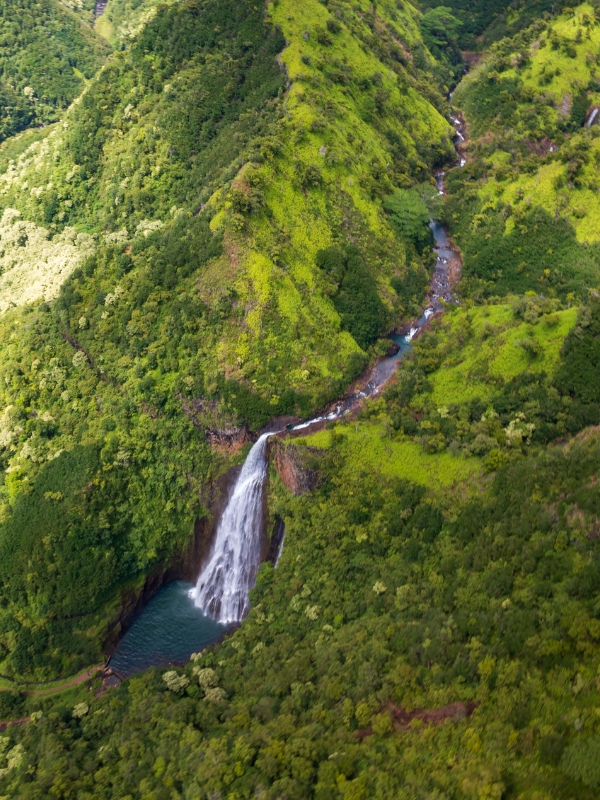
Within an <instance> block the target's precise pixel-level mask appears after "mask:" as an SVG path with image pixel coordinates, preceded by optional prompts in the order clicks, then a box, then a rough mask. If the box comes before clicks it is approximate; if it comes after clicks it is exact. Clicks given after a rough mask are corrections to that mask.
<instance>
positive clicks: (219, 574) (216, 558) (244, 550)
mask: <svg viewBox="0 0 600 800" xmlns="http://www.w3.org/2000/svg"><path fill="white" fill-rule="evenodd" d="M271 435H272V434H270V433H263V435H262V436H261V437H260V439H259V440H258V441H257V442H256V444H255V445H254V446H253V447H252V449H251V450H250V452H249V453H248V457H247V458H246V461H245V462H244V466H243V467H242V471H241V472H240V475H239V477H238V479H237V482H236V484H235V487H234V489H233V493H232V494H231V497H230V498H229V501H228V503H227V506H226V507H225V511H224V512H223V516H222V517H221V521H220V522H219V526H218V528H217V533H216V536H215V543H214V546H213V549H212V553H211V557H210V560H209V562H208V564H207V565H206V566H205V567H204V569H203V570H202V572H201V573H200V577H199V578H198V583H197V585H196V588H195V589H194V590H193V597H194V601H195V603H196V605H197V606H198V607H199V608H201V609H202V611H203V612H204V613H205V614H208V615H209V616H210V617H212V618H213V619H215V620H217V622H222V623H228V622H239V621H240V620H241V619H243V618H244V617H245V615H246V614H247V612H248V610H249V607H250V603H249V600H248V593H249V592H250V589H252V588H253V586H254V583H255V581H256V573H257V572H258V568H259V566H260V556H261V541H260V537H261V528H262V526H261V516H262V513H263V484H264V482H265V479H266V477H267V454H266V450H267V439H268V438H269V436H271Z"/></svg>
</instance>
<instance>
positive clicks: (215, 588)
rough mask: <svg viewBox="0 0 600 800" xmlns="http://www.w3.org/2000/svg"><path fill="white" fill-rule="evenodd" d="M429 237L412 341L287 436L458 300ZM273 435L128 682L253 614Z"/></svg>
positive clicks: (152, 628)
mask: <svg viewBox="0 0 600 800" xmlns="http://www.w3.org/2000/svg"><path fill="white" fill-rule="evenodd" d="M103 4H104V5H106V0H98V4H97V8H98V7H102V6H103ZM453 122H454V125H455V128H456V129H457V134H460V135H457V137H456V142H455V144H456V145H457V153H458V154H459V156H460V153H461V151H460V150H459V149H458V148H459V147H460V145H461V142H463V141H464V139H465V136H463V134H462V133H461V132H460V127H461V125H462V124H463V123H462V122H461V120H460V119H458V118H457V117H455V118H453ZM551 149H552V148H551ZM464 163H465V159H464V156H460V159H459V165H460V166H463V165H464ZM436 180H437V183H438V190H439V191H440V193H441V194H443V193H444V173H443V172H440V173H438V175H437V176H436ZM431 229H432V231H433V235H434V239H435V251H436V255H437V261H436V267H435V270H434V275H433V278H432V281H431V287H430V288H431V292H430V299H431V303H432V305H431V306H430V307H428V308H426V309H425V310H424V312H423V314H422V315H421V317H420V318H419V319H418V320H417V321H416V322H415V323H414V324H413V326H412V327H411V329H410V331H409V332H408V334H405V335H400V334H398V335H396V334H392V336H391V338H392V339H393V340H394V341H395V342H396V344H397V345H398V346H399V349H398V352H397V353H396V354H395V355H392V356H389V357H387V358H384V359H383V360H382V361H380V362H378V363H377V364H376V365H375V366H374V367H373V369H372V371H371V374H370V376H369V380H368V382H367V383H366V385H363V386H362V388H360V389H358V390H356V391H354V393H352V394H350V395H349V396H346V397H344V398H343V399H342V400H340V401H338V402H337V403H336V404H335V405H334V406H332V407H331V408H330V409H329V411H328V412H326V413H324V414H323V415H322V416H320V417H316V418H314V419H311V420H307V421H306V422H302V423H300V424H299V425H294V426H291V425H290V426H288V427H289V428H293V429H294V430H300V429H302V428H308V427H309V426H311V425H314V424H315V423H316V422H324V421H327V420H335V419H340V418H342V417H344V416H345V415H346V414H348V413H350V412H351V411H353V410H355V409H356V408H357V407H359V405H360V403H361V401H362V399H363V398H365V397H369V396H372V395H374V394H376V393H377V392H378V391H379V389H380V388H381V387H382V386H384V385H385V383H386V382H387V381H388V380H389V378H390V377H391V376H392V375H393V373H394V372H395V369H396V366H397V364H398V362H399V360H400V359H401V358H402V357H403V355H404V354H405V353H406V352H407V350H409V349H410V346H411V345H410V342H411V340H412V338H413V337H414V336H415V335H416V334H417V332H418V331H419V329H420V328H422V327H423V326H424V325H426V324H427V322H428V320H429V319H430V317H431V315H432V314H434V313H435V312H436V311H439V310H441V308H443V304H442V303H441V302H440V300H444V301H446V302H449V301H451V300H452V299H453V294H452V286H451V281H450V279H449V265H450V264H451V262H452V260H453V259H454V258H457V259H459V257H458V254H457V253H456V251H455V250H454V249H453V247H452V244H451V242H450V240H449V239H448V235H447V232H446V230H445V229H444V227H443V226H442V225H441V224H440V223H438V222H435V221H434V220H432V221H431ZM272 435H273V433H266V434H263V436H261V437H260V439H259V440H258V441H257V442H256V444H255V445H254V446H253V447H252V449H251V450H250V452H249V453H248V457H247V459H246V462H245V463H244V466H243V467H242V471H241V473H240V475H239V477H238V479H237V482H236V484H235V486H234V489H233V492H232V494H231V497H230V498H229V501H228V503H227V506H226V508H225V511H224V513H223V516H222V518H221V521H220V523H219V525H218V527H217V532H216V536H215V542H214V545H213V548H212V551H211V555H210V559H209V562H208V564H207V565H206V567H205V568H204V569H203V570H202V573H201V575H200V577H199V578H198V581H197V584H196V586H195V588H192V587H191V586H190V584H184V583H181V582H179V583H171V584H169V585H168V586H166V587H163V589H161V591H160V592H159V593H158V594H157V595H156V597H154V598H153V599H152V600H151V601H150V604H149V605H148V606H147V607H146V609H145V610H144V612H143V613H142V614H141V615H140V617H139V618H138V619H137V620H136V621H135V622H134V624H133V625H132V627H131V628H130V630H129V631H128V632H127V633H126V634H125V637H124V638H123V639H122V640H121V642H120V644H119V647H118V649H117V651H116V653H115V654H114V656H113V657H112V658H111V660H110V664H111V666H113V665H114V668H115V670H116V671H117V672H118V673H119V674H121V675H124V676H129V675H131V674H134V673H135V672H137V671H139V670H140V669H145V668H146V667H148V666H150V665H152V664H156V665H161V666H164V665H166V664H171V663H177V662H179V661H182V660H186V659H187V658H189V655H190V653H192V652H198V651H200V650H202V648H203V647H205V646H207V645H208V644H210V643H212V642H214V641H216V640H217V639H218V638H219V637H220V636H222V635H223V634H224V633H225V632H226V630H227V625H228V624H229V623H231V622H238V621H240V620H242V619H243V618H244V616H245V615H246V614H247V613H248V610H249V608H250V603H249V599H248V595H249V592H250V589H252V588H253V586H254V583H255V580H256V574H257V572H258V568H259V566H260V561H261V554H262V549H263V548H262V544H263V542H262V532H263V524H262V523H263V519H262V514H263V497H264V488H265V482H266V478H267V467H268V463H267V439H268V438H269V436H272ZM281 548H282V541H281V542H280V544H279V550H278V553H277V555H276V556H275V563H276V562H277V561H278V560H279V556H280V555H281ZM188 587H189V588H188ZM190 598H191V599H190ZM192 611H193V612H194V613H191V612H192ZM202 612H204V613H202ZM204 614H206V615H207V616H204ZM220 623H224V624H220Z"/></svg>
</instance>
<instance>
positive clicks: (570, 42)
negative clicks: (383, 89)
mask: <svg viewBox="0 0 600 800" xmlns="http://www.w3.org/2000/svg"><path fill="white" fill-rule="evenodd" d="M599 31H600V28H599V26H598V21H597V18H596V16H595V12H594V9H593V8H592V7H591V6H589V5H586V4H584V5H581V6H578V7H577V9H575V10H571V11H566V12H565V13H564V14H563V15H562V16H560V17H557V18H556V19H555V20H553V21H552V22H548V23H546V22H543V21H539V22H537V23H535V24H534V25H533V26H532V27H530V28H529V29H527V30H526V31H524V32H523V33H521V34H519V36H518V37H516V38H513V39H506V40H503V41H502V42H501V43H499V44H498V45H496V46H494V47H493V48H492V49H491V50H490V52H489V54H487V55H486V57H485V59H484V60H483V62H482V63H481V64H480V65H479V66H477V67H476V68H475V69H474V70H473V72H472V74H471V75H469V76H468V77H467V78H466V79H465V81H464V82H463V83H462V84H461V86H460V87H459V90H458V91H457V93H456V96H455V97H456V102H457V103H458V104H460V105H461V106H462V108H463V110H464V114H465V118H466V120H467V122H468V125H469V130H470V133H471V142H470V144H469V152H470V153H471V154H472V158H471V161H470V164H469V165H468V166H467V168H466V170H465V171H464V172H463V173H455V174H452V175H451V177H450V179H449V183H448V187H449V191H450V195H451V196H453V197H454V200H452V199H451V202H450V203H449V205H448V207H447V216H446V218H447V220H448V221H449V223H450V224H451V225H452V226H453V230H454V233H455V238H456V241H457V242H458V243H459V244H460V246H461V248H462V249H463V254H464V257H465V271H464V274H465V276H466V277H467V280H468V281H469V285H470V286H471V290H472V291H484V292H486V293H490V294H502V293H504V292H506V291H516V292H523V291H526V290H531V291H543V292H545V293H549V294H550V295H552V296H559V297H563V298H564V297H565V296H566V295H568V294H571V295H574V296H576V297H581V298H585V297H586V294H587V289H588V288H593V287H596V286H597V285H598V282H599V275H600V250H599V246H598V229H599V228H598V219H599V218H600V217H599V208H600V206H599V205H598V204H599V200H598V192H597V188H598V186H597V179H596V167H595V164H596V160H597V157H600V156H597V142H598V130H599V129H598V128H597V127H596V126H593V127H587V125H586V124H585V123H586V120H588V119H589V115H590V113H591V112H592V110H593V109H594V108H595V107H596V105H597V103H598V100H599V99H600V95H599V94H598V91H599V89H598V81H597V76H596V66H595V50H596V46H595V42H596V41H597V40H598V37H599V36H600V33H599Z"/></svg>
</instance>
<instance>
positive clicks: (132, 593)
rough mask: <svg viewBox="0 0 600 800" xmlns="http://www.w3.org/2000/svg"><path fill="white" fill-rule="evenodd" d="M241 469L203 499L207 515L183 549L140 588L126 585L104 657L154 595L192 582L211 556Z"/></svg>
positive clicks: (109, 634)
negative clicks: (177, 583)
mask: <svg viewBox="0 0 600 800" xmlns="http://www.w3.org/2000/svg"><path fill="white" fill-rule="evenodd" d="M240 469H241V467H234V468H233V469H230V470H229V471H228V472H227V473H226V474H224V475H222V476H221V477H220V478H219V479H218V480H217V481H215V483H214V484H212V485H211V487H210V489H209V494H208V496H207V497H206V498H203V500H204V501H205V505H206V506H207V508H208V512H209V513H208V516H206V517H204V518H203V519H197V520H196V522H195V523H194V531H193V534H192V535H191V537H190V539H189V540H188V543H187V546H186V548H185V549H184V550H183V551H182V552H181V553H179V554H178V555H177V556H175V557H174V558H172V559H171V560H170V561H169V562H167V563H165V564H157V565H156V567H155V568H154V569H153V570H152V571H151V572H149V573H148V575H147V576H146V578H145V580H144V582H143V584H142V585H141V586H139V585H138V586H131V585H129V586H126V587H124V588H123V590H122V591H121V598H120V601H119V609H120V610H119V612H118V613H117V614H116V616H115V617H114V618H113V619H112V620H111V621H110V622H109V624H108V626H107V633H106V637H105V641H104V647H103V651H104V654H105V655H106V656H109V655H110V654H111V653H112V652H114V650H115V648H116V646H117V644H118V642H119V640H120V639H121V637H122V636H123V634H124V633H125V632H126V631H127V629H128V628H130V627H131V625H132V624H133V622H134V621H135V619H136V618H137V617H138V616H139V615H140V614H141V613H142V611H143V610H144V608H145V607H146V605H147V604H148V603H149V602H150V600H151V599H152V598H153V597H154V595H155V594H156V593H157V592H158V591H159V589H161V588H162V587H163V586H165V585H166V584H167V583H170V582H171V581H176V580H183V581H189V582H190V583H195V581H196V579H197V578H198V575H199V574H200V571H201V569H202V566H203V565H204V562H205V561H206V559H208V557H209V555H210V548H211V544H212V541H213V537H214V533H215V528H216V525H217V523H218V521H219V519H220V517H221V513H222V511H223V508H224V506H225V503H226V502H227V498H228V496H229V492H230V489H231V488H232V487H233V484H234V483H235V481H236V479H237V476H238V475H239V472H240Z"/></svg>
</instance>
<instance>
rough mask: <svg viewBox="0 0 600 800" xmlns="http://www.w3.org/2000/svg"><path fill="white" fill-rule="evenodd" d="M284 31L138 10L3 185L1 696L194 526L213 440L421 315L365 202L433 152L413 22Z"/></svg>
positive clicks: (442, 143)
mask: <svg viewBox="0 0 600 800" xmlns="http://www.w3.org/2000/svg"><path fill="white" fill-rule="evenodd" d="M291 12H292V8H291V5H287V6H286V4H283V3H282V4H281V5H280V6H278V7H277V8H276V9H274V10H273V15H274V19H273V20H271V19H270V18H265V15H264V11H263V9H262V8H258V7H257V8H255V7H254V6H253V5H250V4H247V3H242V4H240V3H236V4H223V3H216V2H205V3H203V4H198V3H196V2H188V3H182V4H179V5H177V6H174V7H172V8H161V9H159V10H158V11H157V14H156V16H155V17H154V18H153V19H152V20H151V21H150V22H149V23H148V24H147V25H146V27H145V28H144V30H143V31H142V32H141V33H140V35H139V37H138V38H137V39H136V40H135V42H134V43H133V44H132V45H131V47H130V48H129V49H128V50H125V51H122V52H119V53H116V54H115V55H113V57H112V58H111V59H110V60H109V62H108V63H107V65H106V66H105V67H104V68H103V69H102V70H101V71H100V73H99V74H98V76H97V77H96V78H95V79H94V80H93V81H92V82H91V83H90V85H89V86H88V87H87V88H86V90H85V91H84V93H83V94H82V96H81V98H80V99H79V100H78V101H77V102H76V103H75V104H74V105H73V107H72V108H71V109H70V111H69V112H68V114H67V115H66V117H65V120H64V122H63V123H61V124H59V125H57V126H55V127H54V129H53V130H51V131H49V132H48V135H47V136H45V138H43V139H41V140H40V141H37V142H35V143H34V144H32V145H31V146H30V147H29V148H28V149H27V150H25V151H24V152H23V153H22V154H21V155H19V156H18V158H17V159H16V160H13V161H10V162H9V164H8V168H7V169H6V171H5V172H4V174H2V175H0V201H1V204H2V207H3V209H4V210H3V215H2V218H1V220H2V221H1V223H0V225H1V228H0V231H1V233H2V240H3V244H4V250H3V254H2V256H0V258H1V264H2V275H1V276H0V308H1V310H2V311H4V312H5V313H4V316H2V317H1V318H0V346H1V347H2V351H3V354H4V358H3V362H2V371H3V375H4V379H3V381H1V382H0V398H1V399H0V404H1V407H2V414H3V416H2V420H3V423H2V425H3V434H2V439H1V444H2V451H1V453H2V459H3V464H4V469H5V471H4V473H3V476H4V477H3V481H4V483H3V486H2V501H3V505H2V522H1V525H0V549H1V551H2V553H3V554H4V555H3V557H2V558H0V580H1V581H2V586H3V593H4V594H5V596H6V597H7V598H9V602H8V605H7V606H6V607H5V608H4V610H3V611H2V612H1V614H2V617H3V619H5V622H4V626H5V629H6V633H5V634H4V635H3V636H4V638H3V642H4V645H3V646H4V650H3V651H2V655H3V657H4V660H3V664H2V672H3V674H8V675H15V676H16V675H23V674H24V673H28V674H37V675H38V676H39V677H45V676H50V675H54V674H57V673H61V674H65V673H66V672H68V671H69V670H73V669H76V668H77V667H78V666H79V665H83V664H84V663H89V661H90V660H92V657H93V654H97V653H98V648H99V647H100V646H101V643H102V640H103V637H104V636H105V631H106V625H107V623H108V620H109V618H110V616H111V615H114V613H115V608H114V606H115V604H116V603H117V604H118V598H119V592H120V591H121V589H122V587H123V585H124V584H125V583H126V582H127V581H131V580H134V581H139V580H143V576H144V575H145V574H147V572H148V571H149V570H150V569H151V568H152V567H153V566H154V565H156V564H157V563H158V562H165V561H168V560H169V558H171V557H173V556H174V555H175V554H176V553H178V552H180V551H181V549H182V548H183V547H184V545H185V542H186V541H187V539H188V538H189V536H190V534H191V531H192V528H193V523H194V519H195V517H196V516H197V515H203V514H205V513H206V509H205V508H204V507H203V505H202V503H201V502H200V500H199V498H200V496H202V497H204V496H205V495H204V494H202V495H199V487H201V486H204V485H205V484H206V482H207V481H208V480H210V479H211V478H213V477H214V476H215V474H218V472H219V471H222V470H223V469H224V468H225V466H226V464H227V457H226V456H225V457H224V456H223V454H222V453H221V452H218V451H215V450H211V448H210V447H209V445H208V440H209V439H210V441H215V440H216V441H219V437H220V436H221V435H222V433H223V432H225V431H231V430H233V431H234V432H235V433H236V435H237V436H238V439H240V440H241V441H243V439H244V435H245V434H244V432H243V431H244V429H243V427H242V426H248V425H249V426H250V427H252V428H258V427H259V426H260V425H262V424H264V423H265V422H266V421H267V420H268V419H269V418H270V417H271V416H273V415H275V414H278V413H293V412H296V413H298V412H300V413H303V414H307V413H308V412H309V411H310V410H311V409H313V408H314V407H315V406H318V405H319V404H321V403H322V402H324V401H325V400H327V399H328V398H330V397H332V396H335V394H337V393H339V392H340V391H343V389H344V387H345V385H346V384H347V383H348V382H349V381H350V380H351V379H352V378H353V377H354V376H355V375H356V374H357V373H358V372H359V371H360V370H361V369H362V368H363V367H364V365H365V364H366V362H367V360H368V354H367V353H366V352H365V351H366V349H367V348H368V347H369V346H370V344H371V342H373V340H375V339H376V338H377V336H378V335H380V334H382V333H384V332H385V331H386V330H387V329H389V327H391V326H392V325H393V324H394V323H395V322H396V321H398V320H400V319H401V318H402V317H403V316H405V315H408V314H411V315H412V314H414V313H416V311H417V309H418V300H419V299H420V297H419V294H420V292H422V291H423V288H424V286H425V284H426V282H427V269H429V268H430V266H431V260H430V256H428V255H427V254H425V255H420V253H419V251H418V250H417V249H416V248H415V246H414V244H413V243H412V242H411V241H410V240H406V241H403V240H401V239H399V238H398V237H397V235H396V233H395V231H394V229H393V228H392V226H391V224H390V222H389V220H388V218H387V215H386V213H385V211H384V210H383V207H382V201H381V198H382V197H383V196H385V195H387V194H389V193H391V192H392V191H393V190H394V187H395V186H400V187H402V186H404V187H407V186H410V185H411V184H412V183H414V182H417V181H423V180H424V179H426V178H427V175H428V173H429V170H430V169H431V168H432V166H433V164H434V163H437V162H439V161H440V160H442V159H443V158H445V157H446V156H447V153H448V152H449V150H450V140H449V134H450V130H451V129H450V126H449V125H448V124H447V122H446V121H445V120H444V118H443V116H442V115H441V113H440V111H439V110H437V108H436V107H434V105H432V103H431V102H430V100H433V101H435V103H436V104H437V105H438V106H439V107H440V108H442V107H443V105H442V101H441V99H440V95H439V93H438V92H437V90H436V89H435V87H434V86H432V85H431V83H427V82H426V78H427V74H428V73H427V72H426V70H427V68H428V67H429V66H430V65H432V64H433V61H432V60H431V57H430V56H428V54H427V52H426V50H425V49H424V47H423V45H422V42H421V40H420V38H419V31H418V26H417V24H416V21H415V20H416V19H417V13H416V12H414V11H410V10H409V11H407V12H406V13H403V14H402V15H399V14H398V13H397V12H396V11H395V10H393V7H392V5H390V6H389V7H388V6H383V7H382V8H381V9H379V8H378V14H377V15H376V16H373V17H372V19H371V18H370V17H368V16H367V17H365V18H364V19H363V18H362V15H361V14H359V13H358V12H356V11H352V12H349V11H348V10H347V9H345V7H341V6H340V9H339V16H338V13H337V12H336V10H335V7H334V6H332V7H331V10H330V11H328V10H326V9H325V8H324V7H323V6H322V5H321V4H320V3H317V2H316V0H315V1H314V2H313V3H312V4H311V3H309V4H305V5H304V6H303V9H302V11H300V12H294V13H291ZM332 12H333V13H332ZM296 13H297V19H296V20H295V19H294V14H296ZM387 13H389V15H390V16H385V15H386V14H387ZM392 15H394V16H395V17H396V20H395V21H394V20H393V19H392ZM290 18H291V19H290ZM275 23H280V24H281V27H282V29H283V32H282V31H281V30H280V29H279V28H278V27H277V25H276V24H275ZM305 34H306V36H305ZM284 36H285V37H286V38H287V40H288V42H289V46H288V47H287V48H286V42H285V38H284ZM409 48H410V49H409ZM412 51H414V55H413V54H412ZM279 54H281V55H280V60H281V61H283V62H284V63H285V64H287V65H288V70H289V77H286V74H285V69H284V67H282V66H280V65H279V64H278V58H277V57H278V55H279ZM417 56H418V59H417ZM417 60H419V64H420V66H417V65H416V64H415V63H413V61H414V62H416V61H417ZM286 81H289V82H291V85H290V86H288V89H287V92H286ZM424 92H426V94H427V97H424V96H423V93H424ZM427 98H430V99H427ZM399 119H400V120H401V121H402V124H401V125H399V124H398V120H399ZM319 254H320V255H319ZM331 259H333V261H334V262H335V263H336V264H338V266H339V272H336V273H335V274H334V273H332V272H331V271H330V268H329V266H328V265H330V264H331V263H333V262H332V261H331ZM336 269H337V268H336ZM57 295H58V297H57ZM365 297H368V298H369V303H368V304H367V303H366V302H364V298H365ZM42 531H43V535H41V532H42ZM72 570H73V571H72ZM76 609H77V612H76ZM75 613H79V614H83V615H84V616H83V617H81V618H78V621H76V622H73V621H72V620H73V615H74V614H75ZM73 631H76V632H77V635H76V636H71V637H70V638H68V637H67V633H68V632H73ZM34 633H35V634H36V636H37V638H36V639H35V644H31V636H32V635H33V634H34ZM95 657H96V658H97V657H98V656H97V655H96V656H95Z"/></svg>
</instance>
